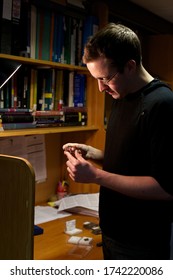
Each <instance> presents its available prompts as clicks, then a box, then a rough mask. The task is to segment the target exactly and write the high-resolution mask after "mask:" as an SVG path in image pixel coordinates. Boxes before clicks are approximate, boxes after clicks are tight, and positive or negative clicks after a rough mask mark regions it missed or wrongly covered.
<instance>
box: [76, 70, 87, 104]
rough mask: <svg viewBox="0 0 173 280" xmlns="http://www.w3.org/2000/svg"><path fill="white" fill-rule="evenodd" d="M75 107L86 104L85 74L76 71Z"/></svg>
mask: <svg viewBox="0 0 173 280" xmlns="http://www.w3.org/2000/svg"><path fill="white" fill-rule="evenodd" d="M73 102H74V107H83V106H85V75H84V74H78V73H75V76H74V101H73Z"/></svg>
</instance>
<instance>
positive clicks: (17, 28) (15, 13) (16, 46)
mask: <svg viewBox="0 0 173 280" xmlns="http://www.w3.org/2000/svg"><path fill="white" fill-rule="evenodd" d="M20 15H21V0H13V3H12V19H11V23H12V31H11V32H12V39H11V44H12V46H11V54H13V55H19V54H20V49H21V44H20V43H21V18H20ZM25 32H27V30H25ZM22 35H23V34H22ZM22 37H23V36H22Z"/></svg>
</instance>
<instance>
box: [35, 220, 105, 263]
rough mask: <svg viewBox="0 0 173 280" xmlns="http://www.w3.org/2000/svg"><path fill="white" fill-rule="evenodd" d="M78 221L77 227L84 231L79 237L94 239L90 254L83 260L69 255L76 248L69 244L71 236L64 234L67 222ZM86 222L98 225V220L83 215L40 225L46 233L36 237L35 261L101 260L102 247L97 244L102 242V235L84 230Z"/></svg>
mask: <svg viewBox="0 0 173 280" xmlns="http://www.w3.org/2000/svg"><path fill="white" fill-rule="evenodd" d="M72 219H76V227H77V228H80V229H82V230H83V231H82V233H80V234H78V235H77V236H88V237H92V238H93V244H92V245H93V247H92V249H91V250H90V252H89V253H88V254H87V255H86V256H85V257H83V258H80V257H77V256H76V255H71V254H69V253H70V251H71V250H72V249H73V248H74V246H76V245H73V244H69V243H67V241H68V239H69V237H70V236H69V235H67V234H65V233H64V229H65V222H66V221H69V220H72ZM86 221H90V222H95V223H97V224H98V219H97V218H94V217H89V216H83V215H72V216H69V217H66V218H62V219H57V220H54V221H51V222H47V223H44V224H40V225H39V226H40V227H42V228H43V229H44V233H43V234H41V235H36V236H35V237H34V259H35V260H66V259H67V260H76V259H79V260H80V259H82V260H83V259H86V260H101V259H103V256H102V247H97V246H96V244H97V243H98V242H101V235H100V234H99V235H94V234H93V233H91V230H89V229H84V228H83V223H84V222H86Z"/></svg>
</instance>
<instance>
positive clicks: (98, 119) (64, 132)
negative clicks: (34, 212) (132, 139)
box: [0, 1, 105, 204]
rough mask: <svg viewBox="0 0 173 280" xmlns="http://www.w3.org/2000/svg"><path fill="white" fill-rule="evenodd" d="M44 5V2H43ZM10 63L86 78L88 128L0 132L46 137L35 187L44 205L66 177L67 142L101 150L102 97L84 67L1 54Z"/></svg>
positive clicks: (75, 188) (83, 187)
mask: <svg viewBox="0 0 173 280" xmlns="http://www.w3.org/2000/svg"><path fill="white" fill-rule="evenodd" d="M44 2H45V1H44ZM1 58H3V59H6V60H12V61H16V62H19V63H21V64H22V65H26V66H32V67H34V68H44V67H45V68H53V69H58V70H63V71H75V72H77V73H79V74H85V75H86V100H87V101H86V107H87V113H88V120H87V125H85V126H69V127H67V126H66V127H46V128H32V129H29V128H28V129H18V130H4V131H0V137H17V136H23V135H35V134H44V135H45V145H46V166H47V175H48V176H47V179H46V181H45V182H42V183H39V184H36V193H35V204H40V203H45V202H46V201H47V200H48V199H49V198H50V197H51V196H53V195H54V194H55V191H56V186H57V183H58V181H60V180H63V179H64V178H65V179H67V180H69V178H67V174H66V165H65V162H66V158H65V156H64V154H63V151H62V145H63V144H64V143H67V142H81V143H86V144H89V145H92V146H95V147H97V148H100V149H102V148H103V147H104V139H105V129H104V104H105V96H104V94H101V93H99V91H98V85H97V81H96V80H95V79H93V78H92V77H91V75H90V74H89V72H88V70H87V69H86V67H84V66H80V65H74V64H67V63H60V62H55V61H49V60H42V59H35V58H29V57H23V56H18V55H13V54H5V53H0V59H1ZM69 184H70V187H69V191H70V192H72V193H92V192H98V190H99V186H97V185H94V184H90V185H88V184H80V183H75V182H72V181H71V180H70V181H69Z"/></svg>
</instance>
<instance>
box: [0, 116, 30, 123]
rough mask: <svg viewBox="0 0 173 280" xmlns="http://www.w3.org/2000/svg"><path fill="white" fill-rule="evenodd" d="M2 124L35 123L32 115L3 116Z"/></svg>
mask: <svg viewBox="0 0 173 280" xmlns="http://www.w3.org/2000/svg"><path fill="white" fill-rule="evenodd" d="M1 120H2V123H28V122H33V121H34V118H33V116H32V114H1Z"/></svg>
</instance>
